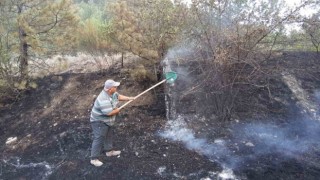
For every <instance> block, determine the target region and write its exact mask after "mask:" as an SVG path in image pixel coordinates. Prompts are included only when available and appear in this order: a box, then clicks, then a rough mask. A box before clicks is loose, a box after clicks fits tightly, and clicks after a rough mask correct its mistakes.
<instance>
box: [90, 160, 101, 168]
mask: <svg viewBox="0 0 320 180" xmlns="http://www.w3.org/2000/svg"><path fill="white" fill-rule="evenodd" d="M90 163H91V164H92V165H94V166H96V167H99V166H102V165H103V162H101V161H99V160H98V159H92V160H90Z"/></svg>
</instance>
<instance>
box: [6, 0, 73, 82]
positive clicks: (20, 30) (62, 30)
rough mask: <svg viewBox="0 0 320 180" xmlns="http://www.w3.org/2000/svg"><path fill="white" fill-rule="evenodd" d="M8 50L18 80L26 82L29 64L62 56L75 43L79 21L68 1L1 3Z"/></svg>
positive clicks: (19, 0)
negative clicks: (14, 64) (32, 61)
mask: <svg viewBox="0 0 320 180" xmlns="http://www.w3.org/2000/svg"><path fill="white" fill-rule="evenodd" d="M1 11H3V12H2V14H4V15H5V17H4V18H5V19H6V22H3V23H1V24H0V25H1V26H2V28H3V29H4V30H5V31H6V35H7V37H8V39H7V42H6V43H7V47H8V48H9V50H10V51H11V52H12V55H16V58H17V60H18V63H19V71H20V79H21V80H23V81H25V80H28V74H29V69H28V67H29V61H30V60H37V59H39V58H43V57H44V56H50V55H52V54H56V53H63V52H64V51H65V50H69V49H71V48H72V45H73V44H74V43H75V38H74V34H73V33H72V32H73V31H74V29H75V28H76V27H77V23H78V20H77V18H76V16H75V11H74V9H73V8H72V2H71V0H4V1H3V2H2V8H1Z"/></svg>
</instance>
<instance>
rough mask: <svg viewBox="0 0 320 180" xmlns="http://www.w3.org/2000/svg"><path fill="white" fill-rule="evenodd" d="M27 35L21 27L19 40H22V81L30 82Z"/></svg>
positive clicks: (20, 59) (20, 58) (20, 60)
mask: <svg viewBox="0 0 320 180" xmlns="http://www.w3.org/2000/svg"><path fill="white" fill-rule="evenodd" d="M26 36H27V34H26V33H25V31H24V30H23V29H22V28H21V27H20V28H19V38H20V57H19V62H20V79H21V80H28V44H27V42H26Z"/></svg>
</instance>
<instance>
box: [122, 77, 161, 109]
mask: <svg viewBox="0 0 320 180" xmlns="http://www.w3.org/2000/svg"><path fill="white" fill-rule="evenodd" d="M165 81H166V79H164V80H162V81H160V82H158V83H157V84H155V85H153V86H152V87H150V88H149V89H147V90H145V91H143V92H142V93H140V94H138V95H137V96H135V97H134V99H137V98H138V97H140V96H142V95H143V94H145V93H146V92H148V91H150V90H151V89H153V88H155V87H157V86H159V85H160V84H162V83H164V82H165ZM132 101H134V100H130V101H128V102H126V103H125V104H123V105H122V106H121V107H119V109H120V110H121V109H122V108H124V107H125V106H126V105H128V104H129V103H131V102H132Z"/></svg>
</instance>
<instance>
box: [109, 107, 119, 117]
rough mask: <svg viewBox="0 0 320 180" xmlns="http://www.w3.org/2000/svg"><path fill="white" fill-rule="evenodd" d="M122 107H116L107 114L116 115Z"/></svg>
mask: <svg viewBox="0 0 320 180" xmlns="http://www.w3.org/2000/svg"><path fill="white" fill-rule="evenodd" d="M119 112H120V109H119V108H114V109H113V110H112V111H111V112H110V113H109V114H107V115H108V116H114V115H117V114H119Z"/></svg>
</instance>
